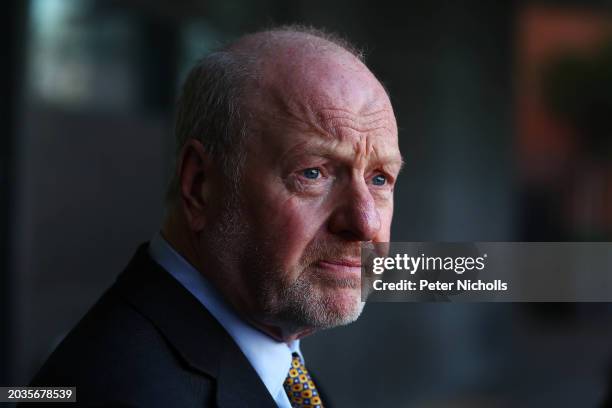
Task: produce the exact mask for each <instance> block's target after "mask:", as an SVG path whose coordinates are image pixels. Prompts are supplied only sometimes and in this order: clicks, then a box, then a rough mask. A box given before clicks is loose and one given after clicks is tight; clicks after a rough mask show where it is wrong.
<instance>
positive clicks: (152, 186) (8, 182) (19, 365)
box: [0, 0, 612, 407]
mask: <svg viewBox="0 0 612 408" xmlns="http://www.w3.org/2000/svg"><path fill="white" fill-rule="evenodd" d="M540 3H542V2H540ZM575 3H577V2H546V3H542V4H546V5H548V6H550V7H567V6H575ZM11 4H12V5H13V13H14V15H15V16H16V18H15V19H13V24H14V26H13V27H12V28H11V33H12V38H13V39H14V43H15V44H16V47H15V52H14V53H13V58H12V59H11V69H12V72H13V74H11V76H9V77H7V78H8V81H6V82H7V85H8V86H9V89H11V90H12V92H10V93H9V94H10V100H9V107H10V111H9V112H12V113H11V114H9V116H8V117H7V118H6V119H5V120H4V123H3V124H4V129H3V130H5V131H6V134H7V135H9V137H7V138H3V139H1V140H2V141H1V143H2V144H1V145H0V154H1V156H0V158H2V161H1V162H0V164H1V165H2V167H1V168H0V169H1V171H2V173H1V174H0V175H1V176H2V184H1V185H0V194H1V195H0V221H1V222H2V224H1V225H2V229H0V233H1V235H0V249H1V250H2V252H1V253H0V262H2V266H1V267H2V269H1V272H2V274H1V275H0V279H1V281H0V283H1V284H2V286H1V287H0V289H1V290H2V292H0V296H1V298H0V308H1V309H0V330H1V332H0V334H1V335H0V356H1V357H2V360H0V375H1V376H0V380H1V381H0V383H2V384H15V385H23V384H26V383H27V381H28V379H29V378H30V376H31V375H32V374H33V372H34V371H35V370H36V369H37V368H38V367H39V365H40V364H41V362H42V361H43V360H44V359H45V357H46V356H47V355H48V353H49V352H50V351H51V350H52V349H53V347H54V346H55V345H56V344H57V343H58V342H59V341H60V340H61V339H62V337H63V336H64V335H65V334H66V333H67V332H68V331H69V330H70V328H71V327H72V326H73V325H74V324H75V323H76V322H77V321H78V319H79V318H80V317H81V316H82V315H83V314H84V313H85V311H86V310H87V309H88V308H89V307H90V306H91V305H92V304H93V302H94V301H95V300H96V299H97V298H98V297H99V295H100V294H101V293H102V292H103V291H104V289H105V288H106V287H108V286H109V285H110V283H111V282H112V281H113V280H114V279H115V277H116V276H117V274H118V273H119V272H120V271H121V270H122V268H123V267H124V266H125V265H126V263H127V262H128V260H129V258H130V256H131V255H132V253H133V251H134V250H135V248H136V247H137V245H138V244H139V243H140V242H143V241H146V240H148V239H150V238H151V237H152V235H153V234H154V232H155V231H156V229H157V228H158V227H159V224H160V220H161V217H162V215H163V205H162V197H163V193H164V188H165V183H166V179H167V176H168V173H169V168H170V154H171V152H172V148H173V140H172V131H171V126H172V113H173V101H174V99H175V97H176V91H177V89H178V85H179V84H180V81H181V79H182V78H183V76H184V74H185V72H186V70H187V69H188V68H189V66H190V65H191V64H192V63H193V62H194V61H195V59H196V58H197V57H198V56H201V55H202V54H203V53H205V52H206V51H208V50H209V49H211V48H213V47H214V46H215V45H217V44H219V43H220V42H222V41H225V40H228V39H231V38H234V37H236V36H238V35H240V34H242V33H244V32H248V31H251V30H255V29H258V28H261V27H263V26H269V25H272V24H278V23H289V22H301V23H308V24H314V25H316V26H320V27H326V28H328V29H330V30H333V31H336V32H339V33H341V34H344V35H345V36H347V37H348V38H349V39H351V40H352V41H353V42H355V43H356V44H358V45H360V46H364V47H365V48H366V51H367V60H368V62H369V65H370V66H371V68H372V70H373V71H374V72H375V73H376V74H377V75H378V76H379V78H380V79H381V80H382V81H383V82H384V83H385V85H386V87H387V88H388V89H389V91H390V93H391V97H392V101H393V104H394V107H395V110H396V115H397V118H398V124H399V127H400V147H401V150H402V153H403V155H404V157H405V158H406V167H405V170H404V173H403V174H402V176H401V178H400V184H399V186H398V188H397V190H396V191H397V193H396V194H397V195H396V213H395V214H396V215H395V218H394V224H393V239H394V240H396V241H472V240H473V241H514V240H530V239H534V236H532V235H529V234H527V233H525V232H524V231H533V228H532V229H529V228H525V223H526V222H527V221H525V216H524V214H523V212H522V211H523V208H525V202H524V199H523V196H522V195H521V191H522V184H521V183H522V179H521V176H520V174H519V172H518V170H517V163H518V161H519V158H518V157H517V153H516V146H515V143H516V142H515V134H516V126H515V117H514V101H515V99H514V87H513V84H514V79H515V75H516V70H515V69H516V65H517V61H516V58H515V51H516V29H517V15H518V13H519V12H520V11H521V10H522V9H523V8H525V7H528V6H529V5H531V4H533V3H528V2H510V1H508V2H506V1H504V2H492V1H489V2H486V1H462V2H453V1H442V0H437V1H414V2H405V3H402V4H401V5H399V3H397V4H396V2H391V1H376V2H374V1H369V0H357V1H348V0H340V1H335V2H329V1H319V0H315V1H312V0H311V1H304V0H300V1H295V2H285V1H280V0H266V1H263V2H257V3H255V2H247V1H246V0H230V1H228V0H224V1H208V2H204V1H195V0H193V1H189V0H183V1H164V0H155V1H151V0H149V1H141V0H124V1H119V0H115V1H95V0H90V1H87V0H82V1H71V0H30V1H27V2H17V1H13V2H12V3H11ZM581 4H582V7H587V8H590V9H592V10H595V11H598V12H599V11H602V12H604V11H607V10H608V8H607V5H609V2H603V1H598V2H581ZM19 16H21V17H20V18H17V17H19ZM549 210H550V211H554V208H546V209H544V211H545V212H546V211H549ZM536 232H537V231H536ZM544 232H546V231H544ZM563 238H566V237H563ZM549 239H550V240H557V239H559V240H560V239H561V237H555V236H552V237H550V235H549ZM611 322H612V315H611V314H610V309H609V308H608V307H607V306H605V305H590V306H585V305H554V304H553V305H544V306H538V305H519V304H370V305H368V307H366V310H365V312H364V315H363V317H362V318H361V319H360V320H359V321H358V322H357V323H355V324H353V325H350V326H348V327H344V328H339V329H334V330H330V331H326V332H323V333H320V334H317V335H314V336H312V337H311V338H308V339H306V340H304V342H303V349H304V350H305V353H306V357H307V359H308V364H309V366H311V368H313V369H314V370H315V371H316V372H317V373H318V377H320V379H321V382H322V383H323V384H325V385H326V388H327V389H328V390H329V393H330V394H331V396H332V397H333V399H334V401H333V402H335V403H336V406H341V407H344V406H363V407H369V406H498V405H501V404H503V403H506V404H512V405H520V406H534V407H535V406H538V407H539V406H549V405H555V406H595V405H596V404H597V402H598V401H600V400H601V399H602V398H603V395H604V393H605V392H606V383H605V382H606V379H607V377H606V370H607V365H608V362H609V360H610V359H611V358H612V349H611V348H610V344H612V326H611V325H610V324H609V323H611ZM609 327H610V328H609Z"/></svg>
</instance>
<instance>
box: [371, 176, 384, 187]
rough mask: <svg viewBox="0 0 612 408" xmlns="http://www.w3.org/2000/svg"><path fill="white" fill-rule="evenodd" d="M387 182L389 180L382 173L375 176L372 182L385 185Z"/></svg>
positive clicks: (376, 184)
mask: <svg viewBox="0 0 612 408" xmlns="http://www.w3.org/2000/svg"><path fill="white" fill-rule="evenodd" d="M386 182H387V178H386V177H385V176H383V175H382V174H379V175H377V176H374V178H372V183H374V185H375V186H384V185H385V183H386Z"/></svg>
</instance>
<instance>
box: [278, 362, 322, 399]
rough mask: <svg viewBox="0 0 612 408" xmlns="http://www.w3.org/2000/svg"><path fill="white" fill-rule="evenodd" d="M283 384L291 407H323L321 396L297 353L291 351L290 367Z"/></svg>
mask: <svg viewBox="0 0 612 408" xmlns="http://www.w3.org/2000/svg"><path fill="white" fill-rule="evenodd" d="M283 386H284V387H285V392H286V393H287V396H288V397H289V401H290V402H291V406H292V407H293V408H323V403H322V402H321V396H320V395H319V392H318V391H317V388H316V387H315V385H314V382H313V381H312V378H310V374H308V370H306V367H304V364H303V363H302V359H301V358H300V355H299V354H298V353H293V358H292V360H291V368H290V369H289V374H288V375H287V379H286V380H285V382H284V383H283Z"/></svg>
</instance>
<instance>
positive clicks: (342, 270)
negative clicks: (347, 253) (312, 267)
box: [317, 258, 361, 279]
mask: <svg viewBox="0 0 612 408" xmlns="http://www.w3.org/2000/svg"><path fill="white" fill-rule="evenodd" d="M317 266H318V267H319V268H320V269H321V270H323V271H324V272H325V273H326V274H328V275H330V277H333V278H335V279H355V278H358V277H360V276H361V260H360V259H351V258H342V259H323V260H320V261H319V262H317Z"/></svg>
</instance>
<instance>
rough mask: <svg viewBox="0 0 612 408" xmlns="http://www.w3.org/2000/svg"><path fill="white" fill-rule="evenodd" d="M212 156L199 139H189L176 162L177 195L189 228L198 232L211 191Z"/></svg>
mask: <svg viewBox="0 0 612 408" xmlns="http://www.w3.org/2000/svg"><path fill="white" fill-rule="evenodd" d="M211 167H212V158H211V157H210V154H208V152H206V151H205V150H204V146H202V143H201V142H200V141H199V140H196V139H190V140H188V141H187V142H186V143H185V146H183V149H182V150H181V155H180V157H179V163H178V168H177V171H178V180H179V195H180V197H181V202H182V208H183V213H184V215H185V219H186V220H187V224H188V225H189V227H190V228H191V230H193V231H195V232H200V231H201V230H202V229H203V228H204V225H205V223H206V218H207V217H206V216H207V214H206V210H207V208H208V207H209V200H210V191H211V185H210V183H211V174H210V173H211Z"/></svg>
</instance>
